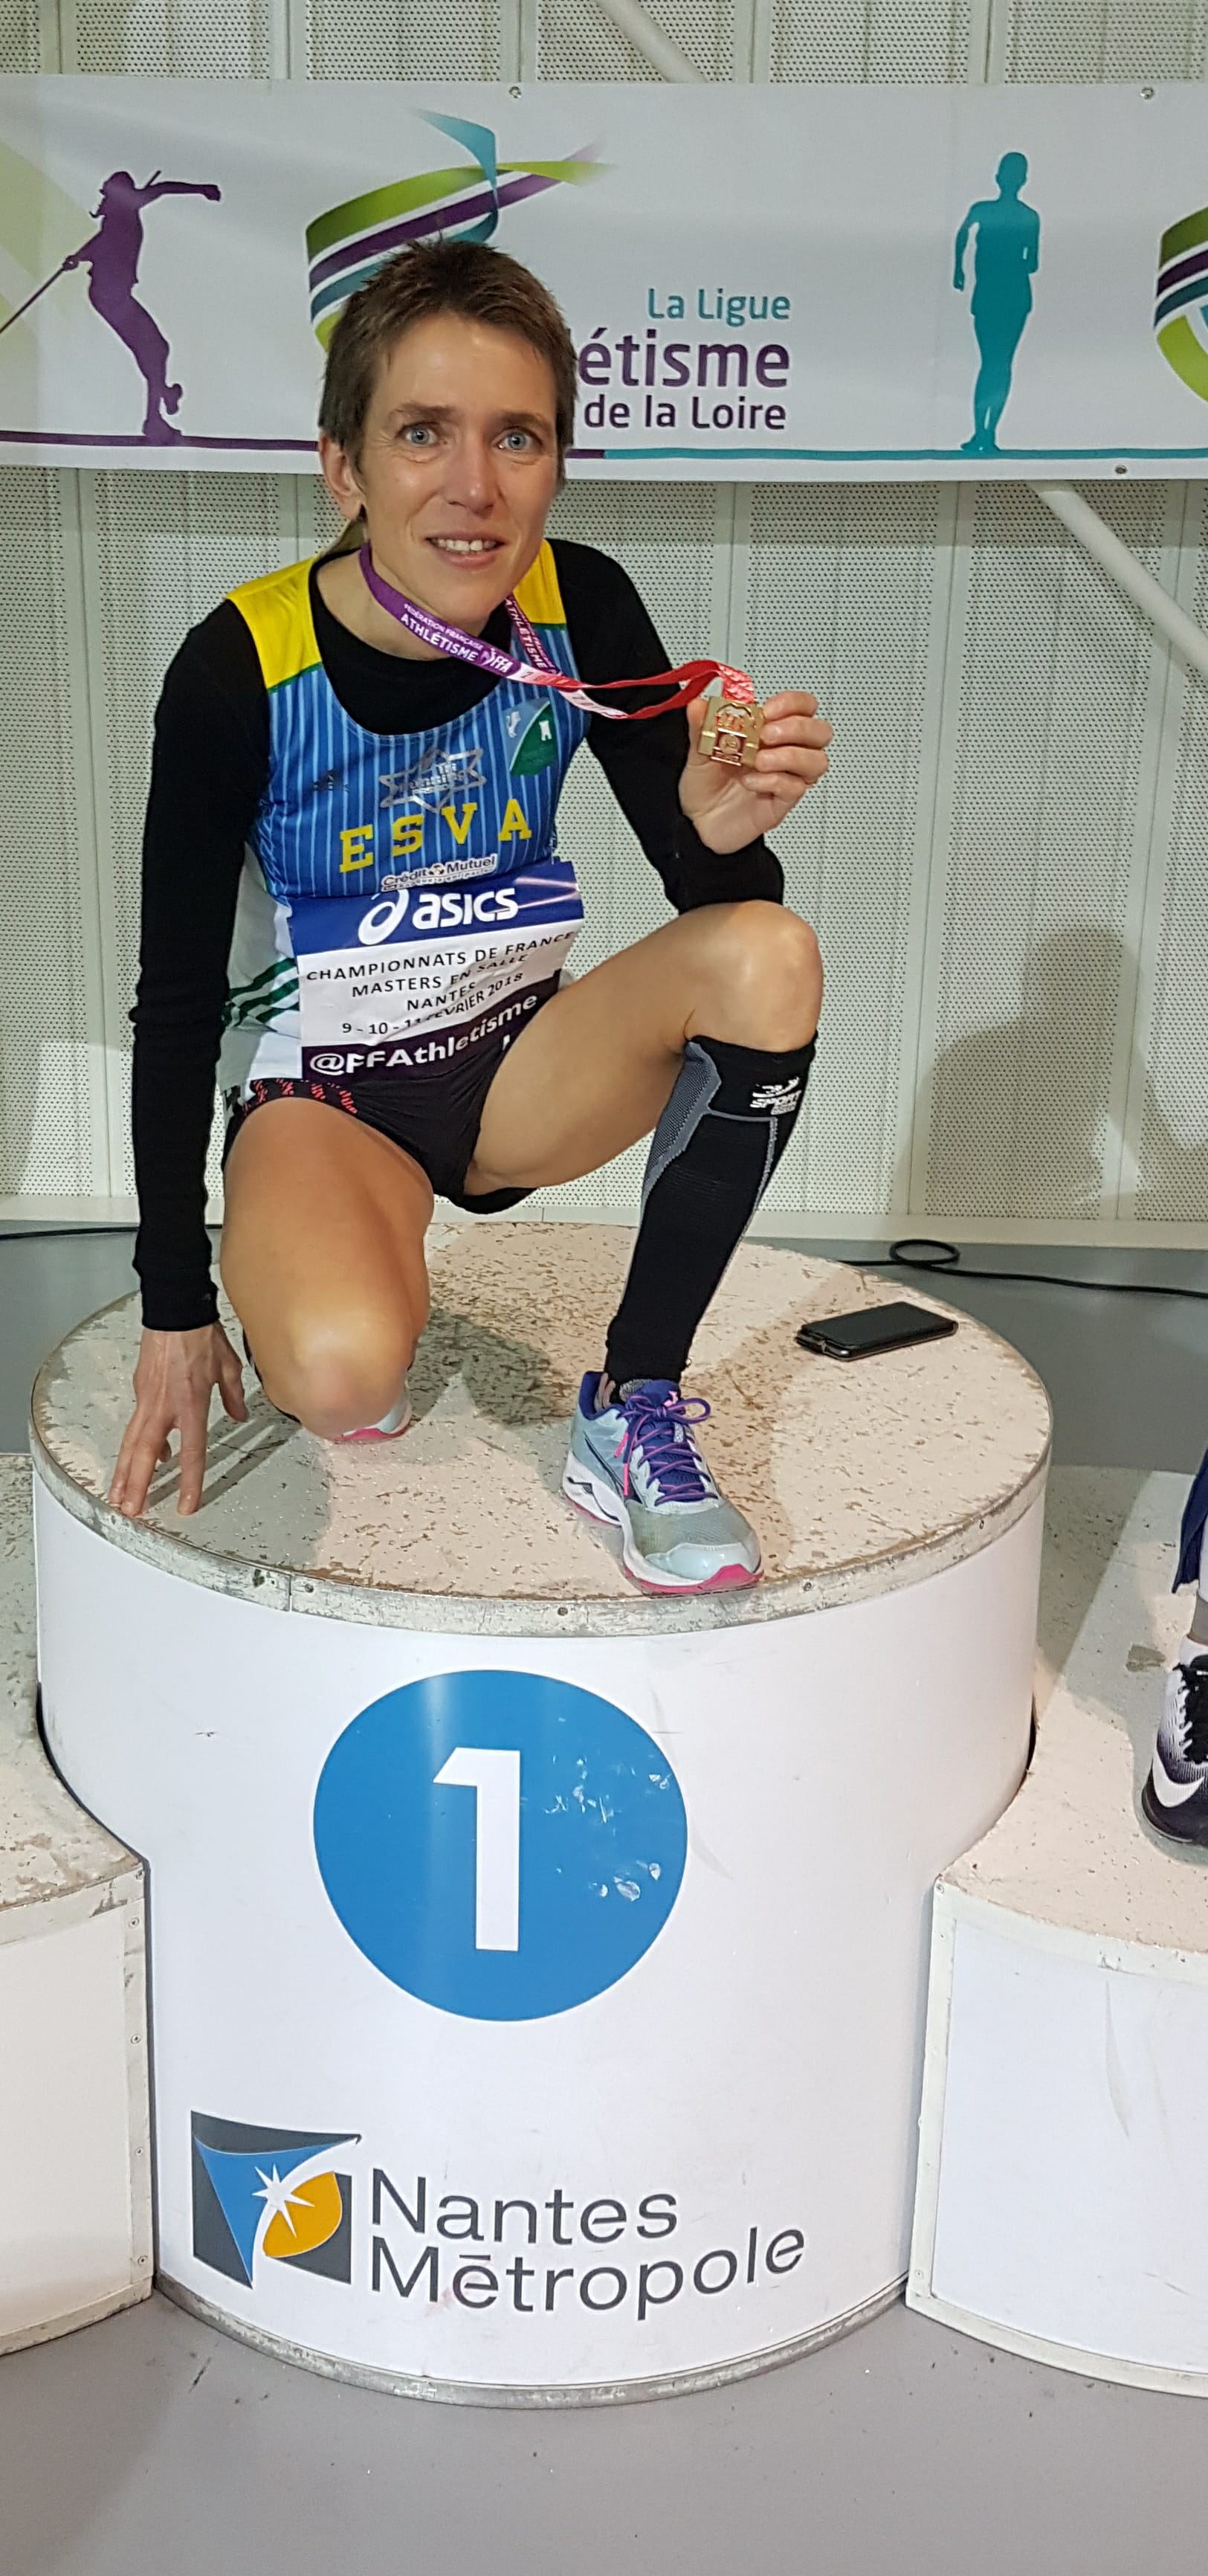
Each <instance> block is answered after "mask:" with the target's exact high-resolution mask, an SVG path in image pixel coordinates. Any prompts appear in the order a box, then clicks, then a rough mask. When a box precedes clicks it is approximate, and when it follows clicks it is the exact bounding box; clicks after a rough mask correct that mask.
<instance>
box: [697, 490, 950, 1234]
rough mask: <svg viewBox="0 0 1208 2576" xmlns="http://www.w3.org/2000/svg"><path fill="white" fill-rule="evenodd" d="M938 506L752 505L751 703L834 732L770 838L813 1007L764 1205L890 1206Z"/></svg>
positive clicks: (771, 496)
mask: <svg viewBox="0 0 1208 2576" xmlns="http://www.w3.org/2000/svg"><path fill="white" fill-rule="evenodd" d="M939 508H940V495H939V493H938V491H937V490H936V488H935V487H934V486H930V485H904V486H898V487H893V486H889V485H885V486H880V487H878V486H865V487H863V488H861V487H859V486H856V485H844V486H838V485H830V486H826V485H814V486H808V485H807V486H798V487H797V488H795V489H794V488H793V487H792V486H777V487H773V488H772V489H770V490H768V489H765V490H763V491H759V492H756V494H755V495H754V499H753V513H752V527H751V567H750V582H749V596H748V608H747V620H746V628H745V632H739V633H736V634H735V637H734V643H735V649H736V651H737V652H738V655H739V658H740V660H742V661H744V662H745V663H746V666H747V667H748V668H749V669H750V670H751V672H752V674H753V676H754V677H755V681H756V686H757V687H758V688H759V689H760V690H761V691H763V692H765V693H766V692H768V691H770V690H772V689H775V688H789V687H794V686H796V687H800V688H809V689H812V690H813V692H814V694H815V696H816V697H817V698H818V699H819V701H820V703H821V706H822V708H823V712H824V713H826V714H828V715H830V716H831V718H832V721H833V722H834V725H835V729H836V733H835V751H834V769H833V773H832V776H831V777H830V778H829V779H827V780H826V781H825V782H824V784H823V785H822V786H821V787H818V788H814V789H812V790H811V792H810V794H809V795H808V796H807V797H806V798H805V800H804V802H803V803H802V805H801V806H799V808H798V810H797V812H796V814H795V815H793V817H792V818H791V820H790V821H789V822H788V823H787V824H786V825H784V826H783V827H782V829H781V830H780V831H779V832H777V833H776V834H775V836H774V838H775V846H776V849H777V851H778V853H779V855H780V858H781V860H782V862H783V864H784V868H785V876H786V894H787V899H788V901H789V902H790V903H791V904H792V905H793V906H794V908H795V910H796V911H798V912H800V913H802V914H803V915H804V917H805V918H806V919H807V920H808V921H812V922H813V924H814V927H815V929H816V930H817V932H818V936H819V940H820V942H821V945H822V954H823V959H824V963H825V968H826V974H827V985H828V1000H827V1003H826V1009H825V1021H824V1028H823V1032H822V1040H821V1044H820V1047H819V1053H818V1061H817V1068H816V1071H815V1074H814V1077H813V1080H812V1083H811V1088H810V1093H809V1102H808V1107H809V1115H808V1118H803V1119H802V1120H801V1121H800V1122H799V1125H798V1128H797V1132H796V1135H795V1136H794V1139H793V1142H792V1144H791V1145H790V1147H789V1150H788V1152H787V1154H786V1155H785V1157H784V1159H783V1161H782V1163H781V1165H780V1169H779V1171H778V1172H777V1175H776V1179H775V1182H774V1183H773V1188H772V1193H771V1195H770V1198H769V1205H770V1206H772V1207H782V1208H798V1209H805V1208H815V1209H835V1210H856V1209H865V1208H866V1209H868V1210H869V1211H870V1212H872V1211H880V1210H883V1209H887V1208H889V1207H892V1206H894V1205H895V1204H896V1205H902V1206H904V1205H905V1203H906V1200H905V1188H904V1177H903V1176H902V1175H901V1174H900V1172H899V1168H898V1167H899V1161H900V1159H901V1156H902V1153H903V1150H904V1146H905V1141H906V1137H907V1135H908V1118H909V1084H910V1075H911V1063H912V1038H913V1031H912V1029H911V1028H909V1027H908V1026H907V1016H906V1015H907V1009H908V1006H910V1007H913V1006H914V1005H916V1003H917V995H915V994H913V993H911V992H910V991H909V988H908V967H909V955H910V925H911V918H912V912H914V913H917V912H918V911H919V909H920V907H921V906H923V905H924V904H925V901H926V882H927V879H926V864H927V858H928V846H927V827H928V826H929V822H930V814H931V805H932V800H933V797H934V788H935V780H934V723H933V717H934V709H933V708H932V707H930V706H929V704H928V692H927V675H928V662H929V652H930V649H931V644H932V631H933V625H934V620H935V615H936V610H937V605H938V606H939V607H940V608H942V606H943V603H944V600H945V599H946V588H945V587H944V586H943V585H944V574H945V569H946V568H945V566H944V564H943V562H942V560H940V559H938V558H937V554H936V543H937V537H938V524H937V521H938V512H939ZM937 580H938V581H939V582H940V584H941V589H940V596H939V600H938V603H937V597H936V584H937ZM904 1086H905V1091H904Z"/></svg>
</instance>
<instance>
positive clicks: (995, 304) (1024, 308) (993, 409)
mask: <svg viewBox="0 0 1208 2576" xmlns="http://www.w3.org/2000/svg"><path fill="white" fill-rule="evenodd" d="M1027 175H1028V165H1027V162H1026V160H1025V159H1024V156H1023V154H1022V152H1006V153H1004V155H1003V158H1002V160H1001V161H1000V162H999V165H998V169H997V171H996V172H995V178H996V181H997V185H998V195H997V196H996V197H982V198H980V199H979V201H978V203H977V204H976V205H973V206H970V208H969V212H968V214H967V215H966V217H965V220H964V222H963V224H962V225H961V228H960V231H959V232H958V234H957V236H956V254H955V263H954V268H953V278H952V283H953V285H954V286H955V288H956V291H957V294H958V295H960V294H962V293H963V292H964V285H965V252H966V250H967V248H968V244H969V235H970V233H971V232H974V231H976V234H977V248H976V251H975V253H974V272H973V300H972V312H973V328H974V331H975V332H976V334H977V347H978V355H979V357H980V359H981V366H980V369H979V371H978V378H977V383H976V385H975V386H974V389H973V436H972V438H968V439H966V441H965V445H964V448H963V450H962V453H963V454H964V455H965V456H993V455H995V454H996V453H997V450H998V438H997V431H998V424H999V422H1000V420H1001V419H1002V416H1003V413H1004V411H1005V410H1006V407H1007V396H1008V394H1009V393H1010V391H1011V372H1012V369H1013V367H1014V364H1015V352H1016V350H1017V348H1018V347H1019V343H1020V341H1021V339H1022V337H1023V333H1024V327H1025V325H1026V323H1027V319H1028V315H1029V314H1030V312H1031V310H1032V279H1033V277H1034V276H1035V274H1036V271H1037V269H1038V268H1039V266H1040V217H1039V215H1038V214H1037V213H1036V210H1035V208H1034V207H1033V206H1028V205H1025V204H1024V202H1023V199H1022V196H1021V193H1020V192H1021V190H1022V188H1023V184H1024V181H1025V179H1026V178H1027Z"/></svg>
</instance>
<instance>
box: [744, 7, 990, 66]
mask: <svg viewBox="0 0 1208 2576" xmlns="http://www.w3.org/2000/svg"><path fill="white" fill-rule="evenodd" d="M771 5H772V48H771V65H770V74H771V78H772V79H773V80H778V81H963V80H968V79H969V77H970V69H971V66H970V56H969V46H970V23H971V10H970V6H969V0H805V5H803V0H771Z"/></svg>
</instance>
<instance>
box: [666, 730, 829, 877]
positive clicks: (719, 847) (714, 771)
mask: <svg viewBox="0 0 1208 2576" xmlns="http://www.w3.org/2000/svg"><path fill="white" fill-rule="evenodd" d="M705 705H706V701H705V699H704V698H694V699H693V701H692V704H691V706H690V707H689V708H688V709H687V711H686V712H687V717H688V733H689V737H690V743H691V748H690V750H689V753H688V757H687V760H686V761H685V763H684V769H683V775H682V777H681V779H680V791H679V796H680V804H681V806H682V807H683V810H684V812H685V814H686V815H687V817H688V820H689V822H690V823H692V824H694V825H695V827H696V830H697V831H698V832H699V834H700V837H701V839H702V841H703V842H704V843H705V845H706V848H708V849H710V850H716V851H717V852H718V854H719V856H721V857H724V856H725V855H726V854H727V853H728V852H729V851H731V850H744V849H745V848H746V846H747V843H748V841H757V840H758V839H759V836H760V834H761V833H762V832H774V831H775V829H776V826H777V824H778V823H783V821H784V818H785V815H786V814H791V813H792V810H793V807H794V805H799V804H800V802H801V799H802V797H803V796H804V794H805V791H806V788H807V787H816V786H817V783H818V780H819V779H820V778H825V776H826V772H827V770H828V768H829V767H830V763H829V761H828V760H827V757H826V746H827V744H828V743H829V741H830V740H831V729H830V726H829V725H828V724H827V723H825V722H824V720H823V718H822V717H821V716H820V715H819V713H818V701H817V699H816V698H811V697H808V696H806V694H805V693H804V691H802V690H799V689H785V690H782V691H781V694H780V696H779V697H775V698H769V699H768V702H767V705H766V706H765V708H764V711H763V718H764V721H763V735H762V739H761V741H760V745H759V749H758V751H757V753H756V755H755V766H754V768H753V769H727V768H726V767H725V766H724V765H723V763H722V762H721V761H719V760H708V759H706V758H705V757H704V756H703V754H702V752H701V749H700V729H701V726H702V725H703V723H704V720H705Z"/></svg>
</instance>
